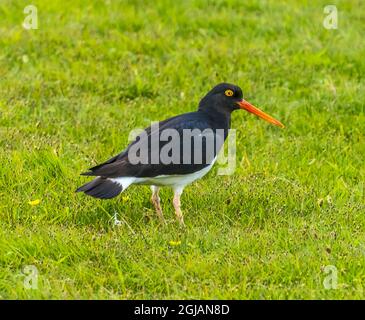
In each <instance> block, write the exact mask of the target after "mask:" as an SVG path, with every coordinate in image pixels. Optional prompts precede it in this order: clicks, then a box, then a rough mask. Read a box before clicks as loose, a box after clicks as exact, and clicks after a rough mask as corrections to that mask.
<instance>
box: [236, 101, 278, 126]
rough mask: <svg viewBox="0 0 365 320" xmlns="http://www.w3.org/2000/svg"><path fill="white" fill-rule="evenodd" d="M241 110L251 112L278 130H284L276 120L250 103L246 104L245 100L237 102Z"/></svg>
mask: <svg viewBox="0 0 365 320" xmlns="http://www.w3.org/2000/svg"><path fill="white" fill-rule="evenodd" d="M237 103H238V105H239V106H240V108H241V109H245V110H246V111H248V112H251V113H253V114H255V115H257V116H258V117H260V118H262V119H264V120H266V121H267V122H270V123H272V124H274V125H276V126H278V127H280V128H284V127H285V126H284V125H283V124H282V123H281V122H280V121H278V120H276V119H274V118H273V117H271V116H269V115H268V114H267V113H265V112H263V111H261V110H260V109H258V108H256V107H255V106H253V105H252V104H251V103H249V102H247V101H246V100H243V99H242V100H241V101H239V102H237Z"/></svg>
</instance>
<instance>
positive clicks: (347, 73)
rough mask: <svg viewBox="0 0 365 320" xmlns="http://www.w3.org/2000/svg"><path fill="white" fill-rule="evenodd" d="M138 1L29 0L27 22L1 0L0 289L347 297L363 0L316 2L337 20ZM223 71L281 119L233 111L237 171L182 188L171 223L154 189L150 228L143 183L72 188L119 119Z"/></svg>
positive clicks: (138, 120) (1, 292)
mask: <svg viewBox="0 0 365 320" xmlns="http://www.w3.org/2000/svg"><path fill="white" fill-rule="evenodd" d="M153 2H154V1H120V2H119V1H101V0H99V1H86V0H74V1H59V0H57V1H56V0H55V1H46V0H34V1H32V3H33V4H35V5H36V6H37V8H38V15H39V29H38V30H29V31H28V30H25V29H23V28H22V26H21V24H22V22H23V19H24V14H23V8H24V6H25V5H27V4H28V3H27V2H26V1H14V0H3V1H1V4H0V34H1V37H0V77H1V78H0V79H1V80H0V133H1V135H0V146H1V149H0V163H1V165H0V200H1V201H0V298H3V299H9V298H11V299H12V298H20V299H25V298H51V299H59V298H66V299H74V298H80V299H89V298H96V299H109V298H112V299H136V298H143V299H150V298H155V299H173V298H183V299H185V298H202V299H212V298H218V299H221V298H223V299H277V298H279V299H282V298H289V299H297V298H300V299H302V298H303V299H313V298H314V299H338V298H339V299H349V298H355V299H359V298H363V297H364V286H365V249H364V248H365V233H364V229H365V194H364V188H365V181H364V180H365V166H364V157H365V112H364V111H365V107H364V106H365V102H364V101H365V79H364V74H365V59H364V57H365V42H364V21H365V4H364V2H363V1H360V0H359V1H356V0H353V1H331V2H330V3H331V4H332V3H334V4H336V5H337V9H338V14H339V25H338V29H337V30H326V29H325V28H324V27H323V25H322V21H323V19H324V16H325V15H324V13H323V7H324V6H325V5H327V4H329V3H328V1H326V0H324V1H291V2H287V1H283V2H279V1H241V0H237V1H228V0H227V1H203V0H195V1H181V2H178V1H172V0H171V1H168V0H164V1H158V3H156V4H153ZM222 81H228V82H232V83H236V84H238V85H240V86H241V87H242V89H243V91H244V92H245V97H246V98H247V100H248V101H250V102H252V103H254V104H255V105H257V106H258V107H260V108H262V109H263V110H264V111H266V112H268V113H270V114H272V115H273V116H275V117H276V118H277V119H279V120H280V121H282V122H283V123H284V124H285V125H286V129H285V130H280V129H278V128H277V127H274V126H270V125H269V124H267V123H265V122H264V121H262V120H258V119H257V118H256V117H254V116H252V115H249V114H247V113H245V112H236V113H234V115H233V121H232V127H233V128H236V129H237V168H236V171H235V172H234V175H231V176H218V175H217V174H216V173H217V168H214V169H213V170H212V171H211V172H210V173H209V174H208V175H207V176H206V177H205V178H204V179H202V180H200V181H198V182H196V183H194V184H193V185H191V186H189V187H187V188H186V189H185V192H184V194H183V197H182V203H183V212H184V215H185V222H186V225H187V226H186V228H185V229H181V228H179V227H178V225H177V223H176V222H175V220H174V213H173V208H172V205H171V196H172V192H171V191H170V190H168V189H166V190H163V191H162V195H161V198H162V205H163V208H164V211H165V216H166V218H167V219H168V224H167V225H166V226H160V225H159V223H158V220H157V218H156V216H155V213H154V211H153V207H152V205H151V204H150V202H149V198H150V190H149V188H148V187H131V188H130V189H128V191H126V192H125V193H124V194H123V195H122V196H121V197H118V198H116V199H113V200H110V201H100V200H96V199H92V198H90V197H86V196H84V195H82V194H75V193H74V190H75V189H76V187H78V186H79V185H80V184H82V183H84V182H85V181H86V179H85V178H84V177H80V176H79V173H80V172H83V171H85V169H87V168H88V167H90V166H92V165H94V164H97V163H100V162H101V161H104V160H106V159H107V158H109V157H111V156H113V155H115V154H116V153H117V152H120V151H121V150H123V149H124V147H125V146H126V145H127V142H128V141H127V140H128V134H129V132H130V131H131V130H132V129H135V128H143V127H145V126H147V125H149V124H150V121H155V120H162V119H165V118H167V117H169V116H172V115H175V114H179V113H183V112H188V111H192V110H195V109H196V106H197V103H198V101H199V99H200V98H201V97H202V96H203V95H204V94H205V93H206V92H207V91H208V90H209V89H210V88H211V87H212V86H213V85H215V84H217V83H219V82H222ZM35 199H40V200H41V202H40V204H39V205H37V206H31V205H29V203H28V201H31V200H35ZM114 212H117V213H118V214H119V218H120V219H121V220H122V225H121V226H119V227H116V226H114V225H113V214H114ZM170 241H181V244H180V245H175V246H173V245H171V244H170ZM26 265H34V266H36V267H37V269H38V271H39V282H38V289H37V290H32V289H25V288H24V286H23V279H24V276H22V269H23V268H24V266H26ZM327 265H333V266H335V267H336V268H337V270H338V287H337V289H332V290H327V289H325V288H324V286H323V280H324V279H325V277H326V274H325V272H324V268H325V266H327Z"/></svg>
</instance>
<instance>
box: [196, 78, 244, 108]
mask: <svg viewBox="0 0 365 320" xmlns="http://www.w3.org/2000/svg"><path fill="white" fill-rule="evenodd" d="M242 99H243V93H242V90H241V88H240V87H238V86H236V85H234V84H230V83H220V84H218V85H216V86H215V87H214V88H213V89H212V90H210V91H209V92H208V93H207V95H206V96H205V97H204V98H203V99H202V100H201V101H200V103H199V110H212V109H214V110H216V111H218V112H221V113H231V112H232V111H234V110H237V109H239V108H240V107H239V105H238V102H240V101H241V100H242Z"/></svg>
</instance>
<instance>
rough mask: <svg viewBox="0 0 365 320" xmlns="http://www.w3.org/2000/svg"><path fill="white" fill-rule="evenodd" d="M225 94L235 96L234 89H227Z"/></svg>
mask: <svg viewBox="0 0 365 320" xmlns="http://www.w3.org/2000/svg"><path fill="white" fill-rule="evenodd" d="M224 94H225V95H226V96H227V97H232V96H233V91H232V90H230V89H228V90H226V91H224Z"/></svg>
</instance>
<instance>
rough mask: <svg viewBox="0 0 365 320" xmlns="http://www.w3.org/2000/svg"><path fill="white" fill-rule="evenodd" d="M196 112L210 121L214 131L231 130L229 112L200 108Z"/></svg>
mask: <svg viewBox="0 0 365 320" xmlns="http://www.w3.org/2000/svg"><path fill="white" fill-rule="evenodd" d="M198 112H201V113H204V114H205V115H206V116H207V117H208V118H209V119H210V121H211V122H212V124H213V126H214V128H215V129H225V130H228V129H230V128H231V112H228V111H226V110H217V109H215V108H209V109H205V108H201V107H199V109H198Z"/></svg>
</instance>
